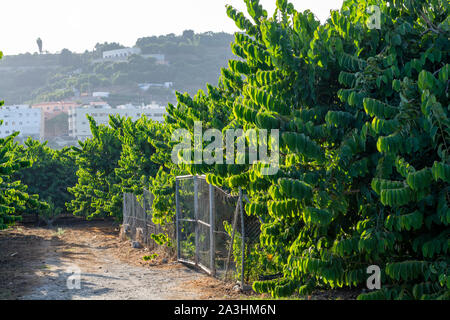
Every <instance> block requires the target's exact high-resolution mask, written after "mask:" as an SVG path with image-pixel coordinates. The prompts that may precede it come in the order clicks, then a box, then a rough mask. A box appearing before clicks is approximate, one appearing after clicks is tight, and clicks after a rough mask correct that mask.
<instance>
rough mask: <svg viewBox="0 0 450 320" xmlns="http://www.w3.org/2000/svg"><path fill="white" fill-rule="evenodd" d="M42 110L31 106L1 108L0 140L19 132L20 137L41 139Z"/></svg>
mask: <svg viewBox="0 0 450 320" xmlns="http://www.w3.org/2000/svg"><path fill="white" fill-rule="evenodd" d="M41 112H42V111H41V110H40V109H35V108H32V107H30V106H29V105H11V106H3V107H1V108H0V119H1V120H3V124H2V125H0V138H4V137H6V136H8V135H10V134H12V133H14V132H17V131H19V132H20V134H19V136H20V137H27V136H31V137H33V138H35V139H39V137H40V131H41Z"/></svg>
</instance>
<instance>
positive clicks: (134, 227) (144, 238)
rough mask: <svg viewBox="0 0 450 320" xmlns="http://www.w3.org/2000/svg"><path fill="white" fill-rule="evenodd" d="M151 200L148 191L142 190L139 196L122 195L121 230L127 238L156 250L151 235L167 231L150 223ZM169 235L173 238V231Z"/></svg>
mask: <svg viewBox="0 0 450 320" xmlns="http://www.w3.org/2000/svg"><path fill="white" fill-rule="evenodd" d="M153 198H154V196H153V194H152V193H151V192H149V191H148V190H143V194H142V195H139V196H136V195H134V194H132V193H124V195H123V223H122V230H123V232H124V234H125V236H126V237H127V238H129V239H130V240H132V241H135V242H138V243H139V244H140V245H145V246H146V247H148V248H150V249H156V248H157V243H156V242H155V241H154V240H153V239H152V238H151V235H152V234H159V233H163V232H167V229H165V230H163V228H162V227H161V226H160V225H158V224H155V223H153V221H152V217H153V214H152V204H153ZM169 233H171V235H169V236H172V238H174V230H173V231H172V232H170V231H169Z"/></svg>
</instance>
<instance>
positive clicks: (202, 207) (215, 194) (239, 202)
mask: <svg viewBox="0 0 450 320" xmlns="http://www.w3.org/2000/svg"><path fill="white" fill-rule="evenodd" d="M123 197H124V198H123V225H122V230H123V232H124V234H125V235H126V237H127V238H128V239H130V240H132V241H136V242H139V243H140V244H142V245H145V246H147V247H148V248H150V249H156V248H157V246H158V245H157V243H156V242H155V241H154V240H153V239H152V238H151V235H152V234H159V233H166V234H168V236H169V237H170V238H171V239H176V244H177V259H178V261H180V262H184V263H188V264H191V265H195V266H198V267H200V268H202V269H203V270H204V271H206V272H207V273H209V274H211V275H213V276H215V277H217V278H219V279H222V280H225V281H231V280H239V282H240V283H241V285H243V284H245V283H246V282H248V280H249V278H248V275H249V272H250V271H251V270H250V268H251V266H250V265H249V264H248V263H247V257H248V255H249V253H250V252H249V251H250V248H251V246H252V245H254V244H256V243H258V241H259V233H260V222H259V220H258V218H256V217H253V216H248V215H246V214H245V212H244V208H245V199H246V197H245V196H243V194H242V192H241V191H240V192H239V194H237V195H236V194H230V193H228V192H226V191H224V190H222V189H220V188H218V187H216V186H213V185H210V184H208V183H207V182H206V179H205V177H203V176H181V177H177V178H176V193H175V198H176V224H175V226H173V225H172V227H171V228H169V229H167V227H166V228H164V229H163V228H162V227H161V226H160V225H157V224H155V223H153V221H152V203H153V194H152V193H151V192H149V191H147V190H144V191H143V194H142V195H139V196H136V195H134V194H131V193H124V195H123Z"/></svg>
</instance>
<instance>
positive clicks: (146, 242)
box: [142, 189, 149, 244]
mask: <svg viewBox="0 0 450 320" xmlns="http://www.w3.org/2000/svg"><path fill="white" fill-rule="evenodd" d="M146 207H147V206H146V205H145V189H144V190H143V192H142V209H143V210H144V242H145V244H148V242H149V241H148V227H147V208H146Z"/></svg>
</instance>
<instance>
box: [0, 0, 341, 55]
mask: <svg viewBox="0 0 450 320" xmlns="http://www.w3.org/2000/svg"><path fill="white" fill-rule="evenodd" d="M290 2H291V3H293V4H294V6H295V8H296V9H297V10H299V11H303V10H305V9H310V10H311V11H312V12H314V13H315V14H316V16H317V17H318V18H319V19H320V20H321V21H322V22H323V21H325V20H326V19H327V18H328V17H329V14H330V10H331V9H339V8H340V6H341V4H342V0H291V1H290ZM260 3H262V4H263V6H264V8H265V9H266V10H267V11H268V12H269V15H270V14H272V13H273V11H274V9H275V3H276V0H261V1H260ZM225 4H231V5H233V6H234V7H235V8H237V9H239V10H241V11H244V9H245V3H244V1H243V0H122V1H117V0H12V1H2V3H1V5H0V13H1V18H0V50H1V51H3V53H4V54H5V55H8V54H17V53H23V52H35V51H37V45H36V39H37V38H38V37H41V38H42V40H43V47H44V50H48V51H50V52H56V51H60V50H61V49H63V48H68V49H69V50H71V51H75V52H83V51H85V50H86V49H87V50H92V49H93V47H94V46H95V44H96V43H97V42H105V41H108V42H120V43H121V44H123V45H126V46H132V45H134V44H135V42H136V40H137V39H138V38H140V37H144V36H152V35H161V34H168V33H175V34H181V33H182V32H183V30H186V29H192V30H194V31H195V32H205V31H216V32H217V31H225V32H230V33H231V32H234V31H237V28H236V26H235V25H234V22H233V21H232V20H231V19H229V18H228V17H227V15H226V11H225Z"/></svg>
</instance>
